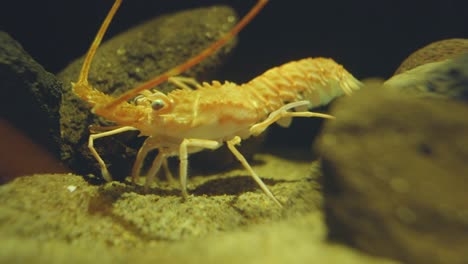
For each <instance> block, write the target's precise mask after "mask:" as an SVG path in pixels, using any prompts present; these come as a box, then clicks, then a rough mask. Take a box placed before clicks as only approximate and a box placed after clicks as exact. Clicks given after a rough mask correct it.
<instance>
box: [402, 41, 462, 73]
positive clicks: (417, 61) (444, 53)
mask: <svg viewBox="0 0 468 264" xmlns="http://www.w3.org/2000/svg"><path fill="white" fill-rule="evenodd" d="M467 52H468V39H458V38H455V39H445V40H440V41H436V42H433V43H431V44H429V45H427V46H425V47H422V48H421V49H419V50H417V51H415V52H413V53H412V54H411V55H410V56H408V58H406V59H405V60H404V61H403V62H402V63H401V65H400V66H399V67H398V69H397V70H396V71H395V75H397V74H400V73H403V72H405V71H408V70H411V69H413V68H416V67H417V66H420V65H423V64H426V63H431V62H438V61H443V60H446V59H451V58H454V57H456V56H458V55H460V54H463V53H467Z"/></svg>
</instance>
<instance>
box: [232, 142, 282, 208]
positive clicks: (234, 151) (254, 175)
mask: <svg viewBox="0 0 468 264" xmlns="http://www.w3.org/2000/svg"><path fill="white" fill-rule="evenodd" d="M240 142H241V138H240V137H238V136H236V137H234V138H233V139H231V140H229V141H228V142H227V146H228V148H229V150H230V151H231V152H232V154H234V156H235V157H236V158H237V159H238V160H239V161H240V163H241V164H242V166H244V168H245V169H246V170H247V171H248V172H249V174H250V176H252V178H253V179H254V180H255V181H256V182H257V184H258V185H259V186H260V188H261V189H262V191H263V192H264V193H265V194H266V195H267V196H268V197H269V198H271V199H272V200H273V201H274V202H275V203H276V204H277V205H278V206H279V207H282V205H281V203H280V202H279V201H278V199H276V197H275V196H274V195H273V193H272V192H271V191H270V189H268V187H267V186H266V185H265V183H264V182H263V181H262V179H260V177H259V176H258V175H257V173H256V172H255V171H254V170H253V169H252V167H251V166H250V164H249V163H248V162H247V160H246V159H245V157H244V156H243V155H242V154H241V153H240V152H239V151H238V150H237V148H236V147H235V145H238V144H239V143H240Z"/></svg>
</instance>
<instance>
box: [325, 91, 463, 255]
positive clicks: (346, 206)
mask: <svg viewBox="0 0 468 264" xmlns="http://www.w3.org/2000/svg"><path fill="white" fill-rule="evenodd" d="M332 114H334V115H335V116H336V118H337V119H336V120H335V121H330V122H327V123H326V125H325V128H324V130H323V133H322V135H321V137H320V141H319V143H318V144H317V149H318V151H319V152H320V155H321V156H322V158H323V170H324V176H323V184H324V186H323V187H324V196H325V208H326V219H327V223H328V226H329V229H330V237H331V238H334V239H337V240H341V241H345V242H346V243H349V244H351V245H353V246H354V247H357V248H359V249H361V250H363V251H366V252H368V253H371V254H375V255H380V256H387V257H390V258H394V259H399V260H401V261H403V262H405V263H466V260H467V259H468V251H466V249H467V248H468V204H467V202H466V201H467V200H468V194H467V191H466V190H467V188H468V166H467V165H466V161H467V160H468V120H467V119H466V116H468V107H467V106H466V105H464V104H461V103H458V102H452V101H448V100H436V99H417V98H411V97H407V96H401V95H400V94H399V93H396V92H394V91H387V90H385V89H373V90H366V89H364V90H362V91H358V92H356V93H355V95H353V96H352V97H349V98H343V99H341V100H339V101H337V102H336V104H335V105H334V107H333V110H332Z"/></svg>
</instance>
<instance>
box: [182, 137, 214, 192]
mask: <svg viewBox="0 0 468 264" xmlns="http://www.w3.org/2000/svg"><path fill="white" fill-rule="evenodd" d="M220 146H221V143H219V142H218V141H214V140H207V139H193V138H190V139H188V138H186V139H184V140H183V141H182V143H181V144H180V147H179V159H180V164H179V177H180V186H181V188H182V196H183V197H184V198H187V197H188V193H187V168H188V148H191V147H194V148H207V149H217V148H219V147H220Z"/></svg>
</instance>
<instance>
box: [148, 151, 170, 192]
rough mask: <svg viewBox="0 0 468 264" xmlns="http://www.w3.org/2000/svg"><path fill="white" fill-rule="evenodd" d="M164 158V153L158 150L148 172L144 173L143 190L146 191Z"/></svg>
mask: <svg viewBox="0 0 468 264" xmlns="http://www.w3.org/2000/svg"><path fill="white" fill-rule="evenodd" d="M164 160H166V154H165V153H164V152H162V151H159V153H158V155H157V156H156V158H155V159H154V160H153V163H152V164H151V167H150V169H149V170H148V174H147V175H146V179H145V192H147V191H148V188H149V186H150V184H151V183H152V182H153V181H154V178H155V177H156V174H157V173H158V171H159V169H160V168H161V164H162V163H163V161H164Z"/></svg>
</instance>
